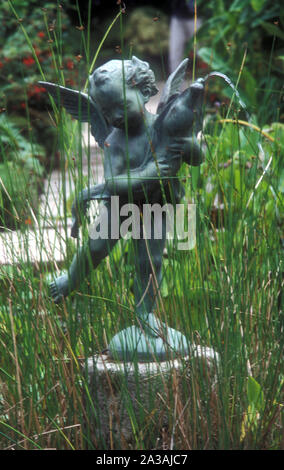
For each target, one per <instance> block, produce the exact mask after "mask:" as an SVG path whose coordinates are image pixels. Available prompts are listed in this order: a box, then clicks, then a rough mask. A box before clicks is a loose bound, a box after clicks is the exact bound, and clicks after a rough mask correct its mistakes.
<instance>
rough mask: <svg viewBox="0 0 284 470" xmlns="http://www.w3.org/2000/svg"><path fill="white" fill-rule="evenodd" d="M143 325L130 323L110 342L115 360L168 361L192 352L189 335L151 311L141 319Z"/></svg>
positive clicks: (112, 356)
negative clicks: (160, 319) (175, 328)
mask: <svg viewBox="0 0 284 470" xmlns="http://www.w3.org/2000/svg"><path fill="white" fill-rule="evenodd" d="M139 323H140V325H139V326H130V327H128V328H125V329H124V330H122V331H120V332H119V333H117V334H116V335H115V336H114V337H113V338H112V339H111V341H110V343H109V345H108V350H109V356H110V357H111V358H112V359H118V360H122V361H126V362H128V361H133V360H134V359H135V358H136V359H137V360H138V361H142V362H151V361H155V360H158V361H165V360H168V359H173V358H177V357H184V356H186V355H188V353H189V343H188V341H187V339H186V337H185V336H184V335H183V334H182V333H180V332H179V331H177V330H174V329H173V328H170V327H169V326H167V325H166V324H165V323H163V322H160V321H159V320H158V319H156V318H155V316H154V315H153V314H152V313H151V314H149V315H148V316H145V317H144V318H141V316H140V318H139Z"/></svg>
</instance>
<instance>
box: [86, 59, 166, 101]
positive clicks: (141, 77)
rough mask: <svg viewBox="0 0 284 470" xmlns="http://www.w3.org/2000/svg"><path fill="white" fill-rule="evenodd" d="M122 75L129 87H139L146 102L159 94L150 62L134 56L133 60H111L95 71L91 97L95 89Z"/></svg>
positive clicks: (91, 82)
mask: <svg viewBox="0 0 284 470" xmlns="http://www.w3.org/2000/svg"><path fill="white" fill-rule="evenodd" d="M121 73H122V76H124V79H125V82H126V83H127V85H129V86H130V87H137V88H138V89H139V90H140V91H141V93H142V95H143V96H144V99H145V101H146V102H147V101H148V100H149V99H150V98H151V96H154V95H156V94H157V93H158V91H159V90H158V88H157V87H156V83H155V75H154V72H153V70H151V69H150V66H149V64H148V62H144V61H142V60H140V59H138V58H137V57H135V56H132V59H131V60H124V61H122V60H110V61H109V62H107V63H106V64H104V65H102V66H101V67H99V68H98V69H96V70H94V72H93V73H92V75H91V76H90V88H91V90H90V92H91V95H92V91H94V87H98V86H101V85H104V84H105V83H106V82H107V81H108V80H113V79H115V76H118V77H119V78H121Z"/></svg>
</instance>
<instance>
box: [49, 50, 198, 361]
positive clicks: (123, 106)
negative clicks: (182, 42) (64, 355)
mask: <svg viewBox="0 0 284 470" xmlns="http://www.w3.org/2000/svg"><path fill="white" fill-rule="evenodd" d="M187 65H188V59H185V60H184V61H183V62H182V63H181V64H180V66H179V67H178V68H177V70H176V71H175V72H174V73H173V74H171V75H170V77H169V78H168V80H167V82H166V84H165V87H164V89H163V92H162V94H161V98H160V102H159V105H158V108H157V114H152V113H150V112H149V111H147V109H146V107H145V104H146V103H147V102H148V101H149V99H150V97H151V96H153V95H155V94H156V93H157V92H158V89H157V87H156V84H155V76H154V73H153V71H152V70H151V69H150V67H149V64H148V63H147V62H144V61H141V60H139V59H138V58H136V57H134V56H133V57H132V59H131V60H124V61H122V60H111V61H109V62H107V63H106V64H104V65H102V66H101V67H99V68H97V69H96V70H95V71H94V72H93V74H92V75H91V76H90V78H89V84H90V87H89V94H85V93H82V92H78V91H75V90H71V89H68V88H65V87H62V86H58V85H55V84H52V83H47V82H40V83H41V85H43V86H44V87H45V88H46V89H47V90H48V92H49V93H50V94H51V95H52V97H53V98H54V99H55V101H56V102H57V103H61V104H62V105H63V106H64V107H65V109H66V110H67V111H68V112H69V113H70V114H71V115H72V116H73V117H74V118H76V119H78V120H80V121H81V122H89V123H90V124H91V133H92V135H93V136H94V138H95V139H96V141H97V142H98V144H99V145H100V147H101V148H102V149H103V150H104V178H105V183H103V184H98V185H95V186H93V187H89V188H85V189H83V190H82V191H81V193H80V195H79V197H78V199H77V200H76V201H75V202H74V204H73V207H72V215H73V225H72V229H71V235H72V236H73V237H77V236H78V229H79V225H80V223H81V216H82V214H84V213H85V212H86V210H87V207H88V202H89V201H90V200H92V199H97V200H103V201H104V207H105V209H106V211H107V214H108V224H109V232H108V233H109V234H110V233H111V227H110V224H111V212H110V208H111V205H110V199H111V196H113V195H116V196H119V207H122V206H123V205H124V204H126V203H127V202H129V201H130V202H131V203H137V204H139V205H140V206H141V204H143V203H144V202H148V203H154V202H155V203H157V202H159V203H160V204H162V205H163V204H164V203H165V202H170V203H177V202H178V201H179V200H180V198H181V197H182V196H183V189H182V187H181V184H180V182H179V180H178V177H177V172H178V170H179V169H180V167H181V164H182V163H183V162H186V163H187V164H189V165H200V164H201V163H202V151H201V147H200V144H199V142H198V140H197V138H196V136H197V133H198V132H199V131H200V130H201V126H202V103H203V95H204V82H203V80H202V79H199V80H197V81H195V82H193V83H192V84H191V86H190V87H189V88H187V89H186V90H185V91H184V92H182V93H180V92H179V90H180V87H181V84H182V82H183V80H184V77H185V72H186V68H187ZM165 239H166V230H165V226H164V221H163V230H162V238H161V239H158V240H157V239H155V238H154V236H153V234H151V237H150V239H147V240H145V239H143V238H142V239H139V240H135V243H136V249H137V259H136V277H135V279H134V297H135V304H136V316H137V322H138V324H137V325H134V326H132V327H129V328H126V329H125V330H122V331H121V332H119V333H118V334H117V335H116V336H115V337H114V338H113V339H112V340H111V342H110V344H109V350H110V355H111V356H112V357H117V358H120V359H121V358H124V359H126V360H130V359H131V358H133V355H136V356H137V358H138V359H139V360H149V359H150V358H152V357H153V354H154V355H155V356H156V357H158V358H159V359H162V358H165V357H166V356H167V355H168V354H169V350H170V351H171V353H172V354H174V355H176V354H185V353H186V352H187V351H188V343H187V341H186V338H185V337H184V336H183V335H182V334H181V333H179V332H177V331H176V330H173V329H172V328H169V327H167V326H166V325H165V323H163V322H158V320H157V319H156V317H155V315H154V314H153V313H152V310H153V305H154V303H155V296H156V293H157V290H158V285H159V283H160V281H161V273H162V255H163V250H164V246H165ZM116 242H117V238H115V239H112V238H111V237H109V238H108V239H106V240H105V239H92V238H91V237H90V238H89V240H88V241H86V242H85V243H84V244H83V245H82V246H81V248H80V249H79V250H78V252H77V254H76V255H75V256H74V259H73V261H72V263H71V266H70V268H69V270H68V273H67V274H64V275H61V276H59V277H58V278H57V279H56V280H55V281H54V282H53V283H52V284H51V285H50V292H51V296H52V298H53V300H54V301H55V302H57V303H59V302H61V301H62V299H63V298H64V297H66V296H67V295H68V294H69V293H70V292H72V291H74V290H75V289H76V288H78V287H79V285H80V283H81V282H82V281H83V279H84V278H85V277H86V276H87V275H88V274H89V272H90V270H91V269H94V268H96V267H97V266H98V265H99V263H100V262H101V261H102V259H104V258H105V257H106V256H107V255H108V254H109V253H110V250H112V248H113V247H114V245H115V244H116ZM151 278H152V281H151ZM153 279H155V282H156V285H155V282H154V281H153ZM157 284H158V285H157Z"/></svg>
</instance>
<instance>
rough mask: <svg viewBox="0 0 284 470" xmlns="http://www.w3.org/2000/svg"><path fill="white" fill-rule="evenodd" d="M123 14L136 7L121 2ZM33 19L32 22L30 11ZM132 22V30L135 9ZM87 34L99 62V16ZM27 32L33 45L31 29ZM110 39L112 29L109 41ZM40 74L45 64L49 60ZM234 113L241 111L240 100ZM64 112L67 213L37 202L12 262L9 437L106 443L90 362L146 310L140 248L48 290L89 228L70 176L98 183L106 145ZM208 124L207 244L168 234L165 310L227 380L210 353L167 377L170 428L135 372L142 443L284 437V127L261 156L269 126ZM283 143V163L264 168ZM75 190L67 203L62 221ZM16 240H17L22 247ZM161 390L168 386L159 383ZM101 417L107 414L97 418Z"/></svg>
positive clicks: (2, 327) (27, 444)
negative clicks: (64, 292)
mask: <svg viewBox="0 0 284 470" xmlns="http://www.w3.org/2000/svg"><path fill="white" fill-rule="evenodd" d="M13 12H14V14H16V12H15V11H13ZM13 12H11V14H12V13H13ZM59 15H60V9H59ZM119 18H120V20H119ZM116 20H119V21H122V14H121V13H120V14H119V15H117V17H116ZM21 27H22V29H23V34H24V36H25V28H24V25H23V24H21ZM121 30H122V33H123V22H122V23H121ZM58 34H60V32H59V33H58ZM82 35H83V36H82V38H83V39H82V54H83V53H84V54H86V55H87V57H88V61H87V63H88V64H91V65H90V67H89V68H90V69H93V67H94V66H95V62H96V58H97V56H98V54H96V55H95V58H94V59H93V60H92V58H91V57H90V55H89V52H90V44H91V40H92V36H91V31H90V22H89V23H88V27H87V30H86V31H85V32H84V33H83V32H82ZM104 39H105V38H104ZM26 40H28V41H29V43H30V46H31V48H32V43H31V41H30V40H29V38H28V37H26ZM122 46H123V43H122ZM102 47H103V41H102V43H101V45H100V47H99V50H101V48H102ZM99 50H98V51H97V52H98V53H99ZM60 52H61V51H60V50H57V49H56V41H55V43H54V64H55V65H56V67H57V68H58V79H59V81H60V80H63V77H62V73H61V70H60V64H61V54H60ZM133 53H134V54H135V51H133ZM35 57H36V55H35ZM126 58H127V57H126ZM39 65H40V64H39ZM89 71H90V70H89ZM39 72H41V71H40V70H39ZM87 72H88V71H87V70H86V75H87ZM195 74H196V75H198V71H195ZM39 78H44V71H42V77H40V73H39ZM226 118H227V119H230V118H231V120H235V119H236V115H235V114H234V110H232V111H231V114H230V115H229V116H226ZM53 119H54V123H55V125H56V127H57V131H58V142H59V149H60V155H61V159H60V161H61V168H60V170H61V191H62V193H61V194H60V197H61V198H62V199H61V200H57V213H54V214H53V216H54V218H53V220H52V219H51V218H50V214H48V207H46V209H45V211H43V212H42V213H41V214H40V215H35V216H34V227H33V228H30V230H29V231H27V230H26V231H24V233H22V234H21V237H22V238H23V240H24V245H25V247H26V253H27V259H26V260H25V261H22V260H21V259H18V257H17V256H16V255H14V259H13V261H14V262H13V263H12V264H10V265H0V283H1V291H0V351H1V352H0V448H2V449H12V448H13V449H22V448H23V449H39V448H40V449H47V448H56V449H86V448H93V449H96V448H102V447H103V446H106V445H107V444H106V443H104V442H103V441H101V442H100V441H99V438H98V434H99V432H98V430H97V431H96V437H94V430H93V422H94V417H96V416H98V414H99V410H98V407H97V404H96V398H95V395H94V393H93V391H92V389H91V388H90V386H89V382H88V375H87V371H86V367H85V366H86V364H87V359H88V358H89V357H91V356H94V355H95V354H97V353H100V352H101V351H103V350H104V349H105V348H106V346H107V344H108V341H109V340H110V339H111V337H112V336H113V335H114V334H115V333H116V331H117V330H116V328H117V325H119V329H122V328H123V327H125V326H127V325H130V324H131V323H132V321H133V315H134V300H133V294H132V285H133V277H134V275H135V272H134V263H133V258H132V255H133V253H132V249H131V243H130V242H126V241H124V240H122V241H121V242H119V244H118V245H117V246H116V248H115V249H114V250H113V252H112V253H111V254H110V256H109V257H108V258H107V259H106V260H105V261H104V262H102V263H101V265H100V266H99V267H98V268H97V269H96V271H94V272H93V273H92V274H91V277H90V278H89V279H87V280H86V281H85V282H84V283H83V284H82V286H81V287H80V289H79V290H78V291H76V292H75V293H74V294H72V295H71V296H70V297H68V298H67V299H66V301H65V302H64V303H63V304H62V305H60V306H57V305H55V304H54V303H53V302H52V301H51V300H50V298H49V297H48V292H47V285H48V282H49V280H50V279H51V278H52V276H54V275H55V276H56V273H58V271H59V270H61V269H64V268H65V269H67V267H68V266H69V264H70V262H71V259H72V257H73V255H74V253H75V252H76V250H77V249H78V247H79V242H76V243H75V242H71V241H70V239H69V231H70V225H68V217H67V215H68V214H69V215H70V200H69V199H68V185H69V181H72V182H75V189H74V196H75V195H76V194H77V193H78V192H79V191H80V190H81V189H82V187H83V186H86V185H87V184H93V183H94V181H93V180H94V176H93V174H92V169H91V158H96V157H95V156H94V155H91V153H90V149H89V148H88V147H87V148H84V146H83V143H82V139H81V138H80V133H81V131H82V129H81V125H80V124H78V123H74V122H72V123H71V122H70V119H69V117H68V116H66V115H65V113H64V112H63V111H60V113H59V112H57V111H56V113H55V117H53ZM221 129H222V131H220V130H221ZM204 134H205V142H206V162H205V163H204V164H203V167H202V169H201V174H200V175H199V176H198V175H196V173H194V170H192V169H189V170H187V169H186V168H184V169H182V171H181V178H183V180H184V181H185V187H186V199H185V200H186V201H190V202H195V203H196V204H197V214H198V217H197V245H196V247H195V248H194V249H192V250H191V251H177V250H176V249H175V244H174V243H173V244H168V245H167V253H166V255H165V258H164V271H163V282H162V286H161V296H160V297H159V300H158V305H157V315H161V316H162V319H163V321H166V322H167V323H168V324H169V325H170V326H172V327H175V328H177V329H178V330H180V331H182V332H183V333H184V334H185V335H186V336H187V338H188V339H189V341H191V342H193V343H195V344H200V345H202V346H209V347H212V348H213V349H214V350H215V351H216V352H218V354H219V357H220V361H219V366H218V368H217V372H216V380H215V384H214V386H212V381H211V380H210V378H209V377H208V376H207V375H206V373H205V372H204V369H203V368H202V367H201V366H200V363H195V362H194V361H193V362H192V365H191V367H190V373H189V374H188V373H186V374H184V375H182V376H181V378H179V379H178V378H177V377H176V376H175V374H173V377H172V380H170V381H169V382H168V383H167V385H164V386H165V387H167V389H166V393H165V394H164V395H163V393H162V390H161V393H160V395H161V397H162V398H161V399H160V404H159V406H160V407H161V409H162V410H163V416H164V415H166V416H167V427H166V428H165V427H164V425H163V419H162V417H161V415H159V413H158V414H157V416H156V426H155V427H154V426H153V423H154V422H155V419H154V417H153V416H149V415H147V412H145V411H144V412H143V407H141V408H140V411H139V414H138V415H137V413H136V412H135V410H134V408H133V405H132V403H131V401H130V399H129V397H128V392H127V387H126V386H122V389H123V397H124V406H125V408H126V410H127V412H128V414H129V416H130V419H131V423H132V430H133V435H134V440H133V442H132V444H131V446H132V448H137V449H141V448H142V449H143V448H155V447H156V448H175V449H178V448H180V449H277V448H280V447H281V429H282V427H283V416H282V415H281V411H282V409H283V403H281V396H282V392H283V362H282V354H283V339H282V338H283V310H282V295H281V290H282V287H283V267H282V264H281V263H283V260H282V259H281V256H282V252H281V245H280V241H281V231H280V230H281V227H280V222H279V210H280V211H281V209H282V210H283V205H282V206H281V200H280V199H279V198H280V196H279V194H278V188H277V187H275V174H276V175H277V172H278V171H280V163H279V162H280V156H281V149H282V147H281V145H282V146H283V142H282V143H281V142H280V145H279V141H277V139H276V137H275V138H272V139H271V140H270V141H266V142H265V145H264V152H265V154H264V156H263V158H264V162H263V164H262V165H260V161H259V157H260V155H259V149H258V146H257V143H258V142H262V143H264V137H263V135H262V134H260V133H259V132H257V131H254V130H251V129H250V128H248V127H243V126H240V125H238V123H237V124H235V123H232V122H229V123H228V122H223V123H217V124H215V123H214V124H210V132H207V131H206V129H205V130H204ZM216 148H218V152H216V151H215V150H216ZM98 152H99V151H98ZM83 154H86V155H87V160H88V175H87V178H85V177H83V174H82V156H83ZM74 155H75V156H76V165H75V164H74V160H73V157H74ZM270 155H272V156H273V163H272V166H271V167H270V171H269V172H267V173H266V174H265V175H263V172H264V167H265V163H267V161H268V159H269V157H270ZM252 156H254V157H256V158H252ZM229 160H231V161H230V163H228V161H229ZM249 163H250V164H249ZM261 176H263V179H262V181H261V182H260V183H259V185H258V186H257V183H258V182H259V179H260V177H261ZM86 179H87V181H86ZM236 179H237V181H236ZM209 181H211V183H212V185H213V186H214V187H217V189H218V197H219V203H217V204H215V206H214V204H213V203H214V201H213V200H210V197H211V196H210V191H209V190H208V182H209ZM256 186H257V188H256ZM47 188H48V189H47V192H48V194H47V201H48V199H49V196H50V198H51V197H52V187H51V185H50V184H47ZM255 188H256V189H255ZM272 192H274V193H273V197H272V196H271V195H272ZM49 193H50V194H49ZM251 195H252V196H251ZM220 201H221V202H220ZM271 201H272V202H271ZM279 201H280V202H279ZM61 202H62V204H63V208H64V211H63V220H61V221H60V218H59V219H58V213H59V211H60V210H61V209H60V207H61V206H60V204H61ZM248 202H249V204H248ZM267 202H269V203H270V205H268V204H267ZM60 222H62V223H63V230H61V231H60V230H59V225H60ZM52 225H53V226H54V227H55V230H57V236H58V239H59V240H60V241H61V242H62V250H63V251H65V261H64V262H62V261H59V262H57V261H56V258H55V253H53V250H52V248H50V247H48V245H47V243H46V242H45V241H44V238H43V236H44V226H52ZM33 230H34V231H36V234H37V235H36V236H37V240H38V244H39V252H40V254H41V256H40V260H39V261H33V260H31V259H29V256H28V253H29V250H28V243H29V241H28V240H29V233H30V232H31V231H33ZM17 233H18V232H17ZM19 237H20V233H19ZM66 240H67V242H66ZM9 243H10V242H9V241H7V249H12V248H13V247H11V245H10V244H9ZM12 253H13V251H12ZM149 396H150V399H152V400H153V401H154V400H155V399H157V396H156V395H155V394H154V391H152V395H151V393H150V394H149ZM165 397H166V398H165ZM96 419H97V418H96ZM99 423H100V419H98V420H97V421H96V426H97V427H98V426H99ZM151 429H152V430H153V429H154V432H152V433H151ZM113 439H114V438H113V437H112V439H111V441H110V442H111V445H110V447H111V446H113V447H115V446H121V447H124V448H127V446H128V445H129V444H127V442H125V440H123V436H118V437H117V438H116V439H117V441H114V440H113ZM282 444H283V443H282ZM108 445H109V444H108Z"/></svg>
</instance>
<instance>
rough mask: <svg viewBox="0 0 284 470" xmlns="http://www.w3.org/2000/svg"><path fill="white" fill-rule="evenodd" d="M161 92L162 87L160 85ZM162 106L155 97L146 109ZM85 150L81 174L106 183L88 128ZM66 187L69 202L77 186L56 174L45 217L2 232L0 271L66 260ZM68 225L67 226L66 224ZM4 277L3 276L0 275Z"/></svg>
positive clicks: (48, 188)
mask: <svg viewBox="0 0 284 470" xmlns="http://www.w3.org/2000/svg"><path fill="white" fill-rule="evenodd" d="M158 88H159V90H160V91H161V90H162V88H163V83H160V84H158ZM158 102H159V94H158V95H156V96H154V97H153V98H152V99H151V100H150V102H149V103H148V105H147V109H148V110H149V111H151V112H152V113H155V111H156V108H157V104H158ZM82 140H83V142H82V144H83V145H82V147H83V148H87V146H88V141H89V142H90V162H91V164H90V169H89V168H88V159H87V155H86V153H85V154H83V156H82V173H83V175H85V176H87V175H88V173H89V170H90V175H91V181H93V182H94V184H95V183H100V182H102V181H103V165H102V151H101V150H100V149H99V147H98V146H97V144H96V142H95V140H94V138H93V137H92V136H90V140H88V128H87V126H85V127H84V128H83V132H82ZM63 185H64V186H65V192H66V200H68V198H69V197H70V196H72V193H73V192H74V182H73V181H72V178H70V174H68V172H66V174H65V184H64V182H63V180H62V171H61V170H54V171H53V172H52V173H51V175H49V178H48V180H46V181H45V184H44V191H43V195H42V196H41V201H40V214H41V215H42V217H37V220H39V221H42V222H40V224H41V225H40V226H39V225H38V221H37V220H36V219H34V221H33V222H34V223H32V225H31V227H32V228H31V229H27V230H25V231H24V233H21V232H18V231H8V230H7V231H4V232H0V269H1V265H9V264H14V263H17V264H19V265H21V264H22V263H25V262H31V263H38V262H43V263H47V262H55V263H58V262H60V261H62V260H63V259H64V256H65V253H66V241H67V238H68V237H69V236H70V228H71V219H67V220H66V221H65V220H64V213H65V211H64V202H63V201H64V198H63ZM65 222H66V223H65ZM0 274H1V272H0Z"/></svg>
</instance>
